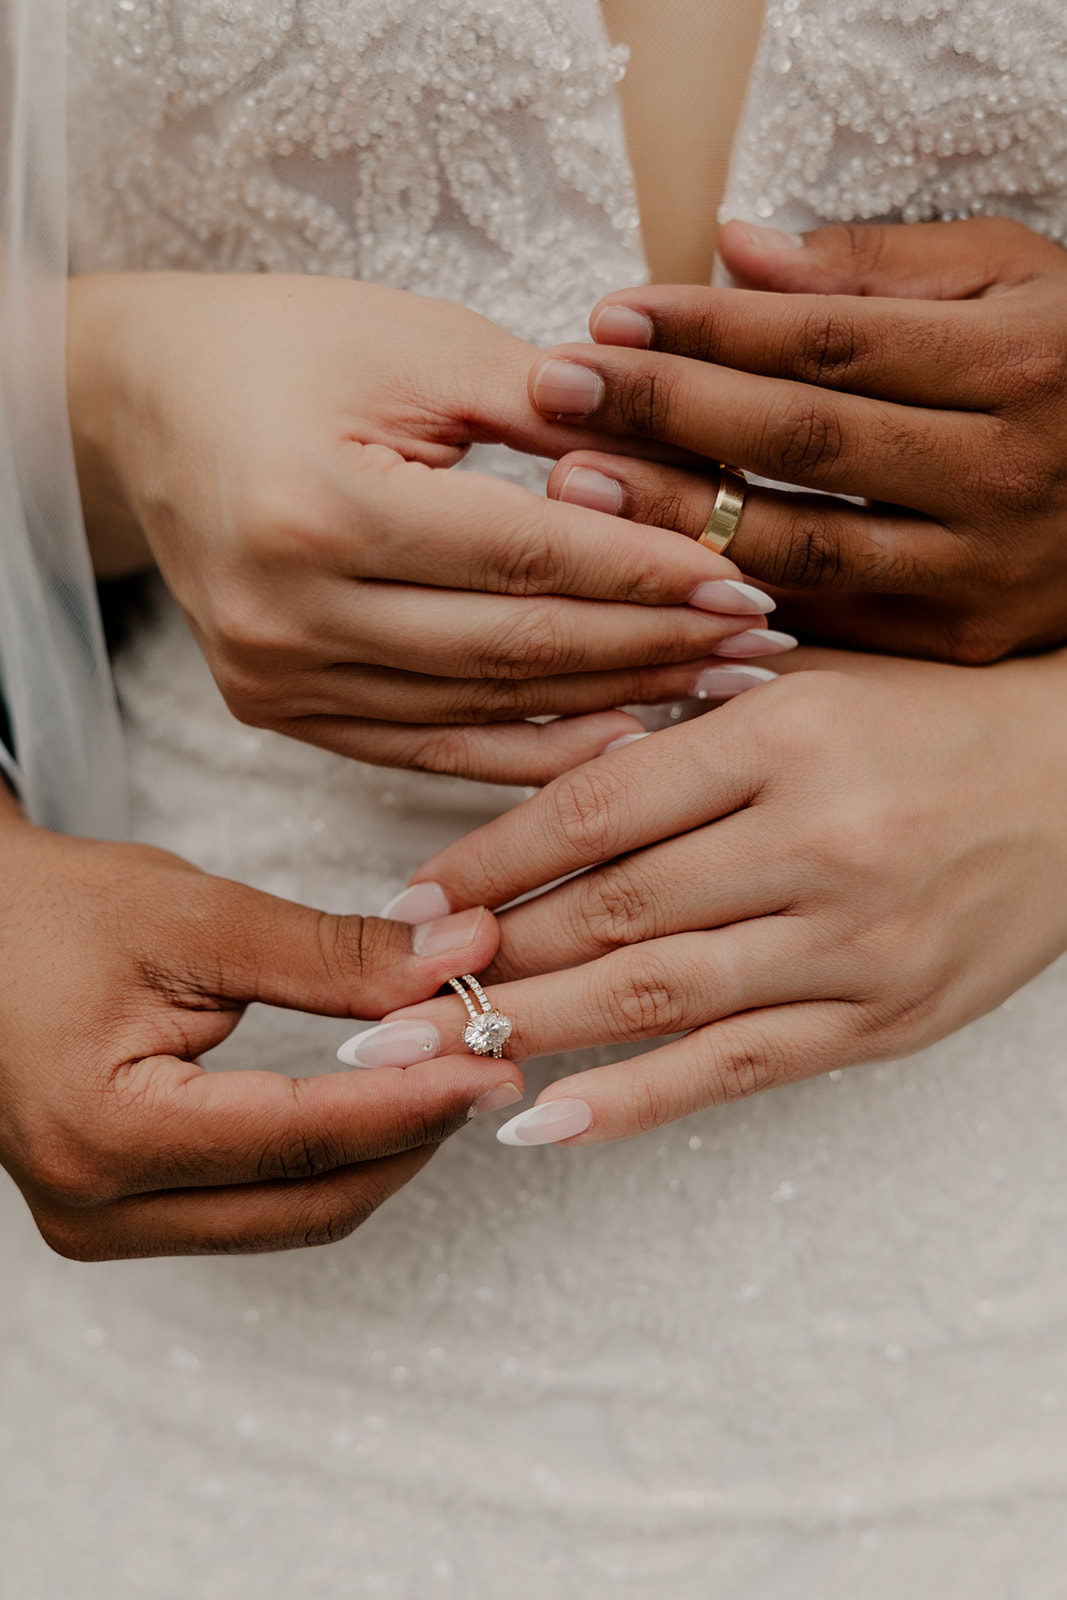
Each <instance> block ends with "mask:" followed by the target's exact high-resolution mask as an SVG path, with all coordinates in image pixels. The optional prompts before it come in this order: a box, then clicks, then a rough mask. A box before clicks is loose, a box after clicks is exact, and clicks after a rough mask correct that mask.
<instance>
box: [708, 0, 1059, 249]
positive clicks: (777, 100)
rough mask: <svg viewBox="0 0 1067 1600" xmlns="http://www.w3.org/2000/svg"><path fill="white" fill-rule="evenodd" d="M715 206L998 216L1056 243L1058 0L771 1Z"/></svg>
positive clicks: (729, 212) (857, 216)
mask: <svg viewBox="0 0 1067 1600" xmlns="http://www.w3.org/2000/svg"><path fill="white" fill-rule="evenodd" d="M721 215H722V216H723V218H724V220H725V219H726V218H727V217H731V216H735V217H736V216H741V217H744V218H747V219H748V220H750V221H755V220H764V221H767V220H771V219H774V220H775V222H776V223H777V224H778V225H779V226H783V227H787V228H791V227H812V226H815V225H816V224H817V223H819V222H837V221H855V220H862V221H867V220H874V219H878V220H883V221H898V222H900V221H902V222H921V221H929V220H933V219H937V218H942V219H945V220H950V219H952V218H954V217H972V216H982V215H999V216H1008V217H1014V218H1016V219H1017V220H1018V221H1020V222H1024V223H1026V224H1027V226H1028V227H1031V228H1034V229H1035V230H1037V231H1038V232H1040V233H1044V234H1047V235H1048V236H1049V237H1050V238H1053V239H1062V238H1063V237H1064V234H1065V231H1067V11H1065V10H1064V7H1063V4H1062V0H1026V3H1024V4H1020V3H1015V4H1012V3H1010V0H1009V3H1005V0H966V3H964V4H960V0H897V3H892V0H771V3H770V5H769V7H768V10H767V14H766V18H765V21H764V30H763V36H762V40H761V44H760V52H759V57H758V60H757V63H756V67H755V71H754V77H753V81H752V86H751V90H750V95H749V102H748V105H747V107H746V112H745V116H744V118H743V121H742V127H741V131H740V136H739V139H738V144H737V148H736V154H735V160H734V165H733V171H732V173H731V180H730V184H729V190H728V194H727V197H726V200H725V203H724V205H723V207H722V211H721Z"/></svg>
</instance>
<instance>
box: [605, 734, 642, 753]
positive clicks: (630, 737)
mask: <svg viewBox="0 0 1067 1600" xmlns="http://www.w3.org/2000/svg"><path fill="white" fill-rule="evenodd" d="M647 738H648V734H647V733H624V734H623V736H622V738H621V739H612V741H611V743H610V744H606V745H605V746H604V748H603V750H601V752H600V754H601V755H602V756H607V755H610V754H611V752H612V751H613V750H621V749H622V747H623V745H624V744H636V743H637V741H638V739H647Z"/></svg>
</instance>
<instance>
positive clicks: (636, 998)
mask: <svg viewBox="0 0 1067 1600" xmlns="http://www.w3.org/2000/svg"><path fill="white" fill-rule="evenodd" d="M606 960H607V962H608V964H609V965H608V976H609V980H610V981H609V993H610V996H611V1000H610V1007H611V1015H612V1018H613V1020H614V1023H615V1026H616V1028H617V1029H618V1031H619V1032H620V1033H621V1034H622V1036H623V1037H624V1038H626V1039H657V1038H660V1037H662V1035H664V1034H668V1033H674V1032H676V1031H677V1030H678V1029H679V1028H681V1027H682V1025H683V1023H682V1000H683V997H682V996H681V995H680V994H679V991H678V987H677V982H676V981H675V982H672V981H671V979H670V977H669V975H667V974H665V973H661V972H660V971H659V970H658V964H657V963H656V962H655V960H654V959H652V958H650V956H649V953H648V950H647V949H645V950H643V951H642V952H641V956H640V959H635V958H634V957H633V956H632V955H631V953H630V952H629V951H626V952H622V951H620V952H617V953H616V954H615V955H613V956H608V957H607V958H606Z"/></svg>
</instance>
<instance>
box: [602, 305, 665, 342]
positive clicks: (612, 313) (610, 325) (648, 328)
mask: <svg viewBox="0 0 1067 1600" xmlns="http://www.w3.org/2000/svg"><path fill="white" fill-rule="evenodd" d="M590 332H591V333H592V335H593V338H594V339H595V340H596V342H597V344H624V345H626V346H627V348H628V349H630V350H648V349H649V348H650V347H651V344H652V332H653V329H652V318H651V317H646V316H645V314H644V312H643V311H632V310H631V309H630V307H629V306H605V307H604V309H603V311H601V312H600V313H599V315H598V316H597V319H596V321H595V322H594V323H593V326H592V328H591V329H590Z"/></svg>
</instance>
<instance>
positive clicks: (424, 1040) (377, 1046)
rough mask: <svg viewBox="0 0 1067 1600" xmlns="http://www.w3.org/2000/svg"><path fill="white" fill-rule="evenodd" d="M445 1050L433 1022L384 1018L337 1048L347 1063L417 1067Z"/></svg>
mask: <svg viewBox="0 0 1067 1600" xmlns="http://www.w3.org/2000/svg"><path fill="white" fill-rule="evenodd" d="M440 1054H441V1035H440V1034H439V1033H438V1031H437V1029H436V1028H435V1027H434V1025H433V1023H432V1022H382V1023H379V1025H378V1026H377V1027H376V1028H366V1029H364V1031H363V1032H362V1033H357V1034H355V1035H354V1036H353V1037H352V1038H351V1039H346V1040H345V1042H344V1044H343V1045H342V1046H341V1048H340V1050H338V1052H337V1059H338V1061H343V1062H344V1064H345V1066H346V1067H413V1066H414V1065H415V1063H416V1061H432V1060H433V1058H434V1056H439V1055H440Z"/></svg>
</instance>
